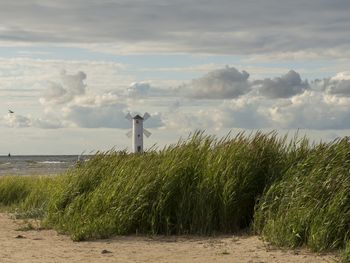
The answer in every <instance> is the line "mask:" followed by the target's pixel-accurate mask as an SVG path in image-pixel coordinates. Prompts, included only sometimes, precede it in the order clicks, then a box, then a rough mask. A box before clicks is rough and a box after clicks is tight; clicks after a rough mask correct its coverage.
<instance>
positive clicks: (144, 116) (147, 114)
mask: <svg viewBox="0 0 350 263" xmlns="http://www.w3.org/2000/svg"><path fill="white" fill-rule="evenodd" d="M149 117H151V115H149V113H148V112H145V114H143V117H142V118H143V120H144V121H145V120H147V119H148V118H149Z"/></svg>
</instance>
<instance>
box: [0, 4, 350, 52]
mask: <svg viewBox="0 0 350 263" xmlns="http://www.w3.org/2000/svg"><path fill="white" fill-rule="evenodd" d="M349 11H350V4H349V1H345V0H337V1H332V2H331V3H330V2H329V1H328V0H310V1H307V2H306V1H304V0H295V1H279V0H266V1H264V3H263V4H256V2H255V1H231V0H220V1H209V0H203V1H196V0H189V1H185V0H172V1H169V0H168V1H163V0H153V1H142V0H136V1H125V0H119V1H118V0H113V1H104V0H89V1H88V0H76V1H68V0H61V1H53V0H51V1H50V0H47V1H36V0H27V1H22V0H13V1H2V2H1V4H0V24H1V25H2V26H1V28H0V39H1V40H8V41H28V42H54V43H57V42H71V43H121V44H123V43H124V44H130V43H132V44H133V45H138V44H139V45H140V47H143V48H147V47H146V46H145V45H144V44H145V43H152V45H150V46H148V49H152V50H157V49H159V50H164V49H166V50H168V51H172V52H200V53H219V54H252V53H264V54H266V53H273V52H286V51H291V52H294V51H306V52H309V51H310V50H312V51H313V52H318V51H320V50H324V49H329V50H333V51H335V52H333V55H336V53H337V51H338V55H339V56H340V55H341V54H340V53H341V51H344V50H347V49H348V48H349V43H350V35H349V34H348V28H350V20H349V19H348V16H349Z"/></svg>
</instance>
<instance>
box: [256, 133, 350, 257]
mask: <svg viewBox="0 0 350 263" xmlns="http://www.w3.org/2000/svg"><path fill="white" fill-rule="evenodd" d="M254 226H255V230H256V231H257V232H258V233H260V234H262V235H263V236H265V237H266V239H268V240H269V241H271V242H272V243H274V244H277V245H280V246H288V247H298V246H304V245H305V246H308V247H310V248H311V249H313V250H315V251H327V250H334V249H341V248H345V247H348V242H349V236H350V227H349V226H350V141H349V138H344V139H339V140H337V141H334V142H332V143H328V144H325V143H321V144H319V145H315V146H314V147H312V148H311V149H310V150H309V152H308V154H307V155H306V156H305V158H303V159H301V160H300V161H299V162H298V163H297V164H296V165H294V166H291V167H290V168H289V169H288V170H287V171H286V173H285V174H284V175H283V177H282V179H281V180H278V181H276V182H275V183H274V184H273V185H272V186H271V187H270V188H267V189H266V190H265V193H264V195H262V198H261V200H260V201H259V203H258V205H257V210H256V213H255V222H254ZM347 250H348V248H347ZM347 250H346V251H347Z"/></svg>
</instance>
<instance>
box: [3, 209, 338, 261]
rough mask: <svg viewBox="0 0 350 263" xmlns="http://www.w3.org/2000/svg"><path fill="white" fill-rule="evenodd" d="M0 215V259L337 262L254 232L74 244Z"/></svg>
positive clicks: (34, 225)
mask: <svg viewBox="0 0 350 263" xmlns="http://www.w3.org/2000/svg"><path fill="white" fill-rule="evenodd" d="M30 225H31V227H30V228H31V229H30V230H28V222H27V221H24V220H19V219H12V218H11V217H10V215H9V214H6V213H1V214H0V226H1V227H0V247H1V250H0V259H1V263H12V262H22V263H29V262H32V263H34V262H35V263H40V262H43V263H44V262H45V263H54V262H59V263H65V262H107V263H108V262H114V263H115V262H123V263H124V262H174V263H175V262H198V263H199V262H247V263H263V262H266V263H270V262H271V263H277V262H281V263H282V262H283V263H297V262H298V263H303V262H305V263H306V262H307V263H322V262H336V259H337V258H336V256H335V255H332V254H328V255H326V254H322V255H320V254H316V253H312V252H310V251H307V250H304V249H298V250H290V249H288V250H286V249H280V248H274V247H272V246H270V245H268V244H267V243H265V242H263V241H262V240H261V239H260V238H259V237H257V236H249V235H246V234H242V235H237V236H232V235H230V236H218V237H196V236H144V235H143V236H118V237H114V238H110V239H104V240H96V241H85V242H73V241H72V240H71V239H70V238H69V237H68V236H66V235H61V234H58V233H57V232H56V231H54V230H42V229H40V228H39V226H40V222H39V221H32V222H31V223H30Z"/></svg>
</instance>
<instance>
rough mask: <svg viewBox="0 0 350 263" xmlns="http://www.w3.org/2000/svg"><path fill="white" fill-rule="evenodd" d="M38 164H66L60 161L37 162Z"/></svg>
mask: <svg viewBox="0 0 350 263" xmlns="http://www.w3.org/2000/svg"><path fill="white" fill-rule="evenodd" d="M38 163H42V164H58V163H66V162H60V161H42V162H38Z"/></svg>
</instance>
